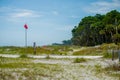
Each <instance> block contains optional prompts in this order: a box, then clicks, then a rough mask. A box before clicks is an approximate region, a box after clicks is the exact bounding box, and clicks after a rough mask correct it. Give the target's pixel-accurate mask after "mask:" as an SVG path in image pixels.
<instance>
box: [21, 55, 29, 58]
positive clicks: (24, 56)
mask: <svg viewBox="0 0 120 80" xmlns="http://www.w3.org/2000/svg"><path fill="white" fill-rule="evenodd" d="M20 58H29V57H28V56H27V55H26V54H21V55H20Z"/></svg>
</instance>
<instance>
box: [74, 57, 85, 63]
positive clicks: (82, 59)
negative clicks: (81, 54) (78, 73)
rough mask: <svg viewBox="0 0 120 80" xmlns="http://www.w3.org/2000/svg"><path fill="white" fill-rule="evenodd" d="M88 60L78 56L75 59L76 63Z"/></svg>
mask: <svg viewBox="0 0 120 80" xmlns="http://www.w3.org/2000/svg"><path fill="white" fill-rule="evenodd" d="M86 61H87V60H86V59H85V58H76V59H75V60H74V63H81V62H86Z"/></svg>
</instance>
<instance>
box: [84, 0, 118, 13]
mask: <svg viewBox="0 0 120 80" xmlns="http://www.w3.org/2000/svg"><path fill="white" fill-rule="evenodd" d="M113 9H120V0H112V1H111V2H108V1H98V2H93V3H91V4H90V5H89V6H87V7H85V8H84V10H85V11H86V12H88V13H101V14H105V13H106V12H108V11H110V10H113Z"/></svg>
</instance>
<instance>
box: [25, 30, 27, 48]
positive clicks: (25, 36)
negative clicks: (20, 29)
mask: <svg viewBox="0 0 120 80" xmlns="http://www.w3.org/2000/svg"><path fill="white" fill-rule="evenodd" d="M25 47H26V48H27V29H25Z"/></svg>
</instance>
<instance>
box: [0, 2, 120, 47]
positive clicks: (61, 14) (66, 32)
mask: <svg viewBox="0 0 120 80" xmlns="http://www.w3.org/2000/svg"><path fill="white" fill-rule="evenodd" d="M114 9H116V10H118V11H120V0H0V46H24V44H25V40H24V38H25V36H24V34H25V29H24V27H23V26H24V24H25V23H26V24H27V25H28V27H29V28H28V45H29V46H32V44H33V42H36V43H37V45H38V46H41V45H48V44H52V43H61V42H62V41H63V40H68V39H70V38H71V37H72V33H71V30H72V29H73V28H74V26H76V25H78V23H79V22H80V20H81V19H82V18H83V17H85V16H89V15H95V14H97V13H99V14H105V13H106V12H108V11H111V10H114Z"/></svg>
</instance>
